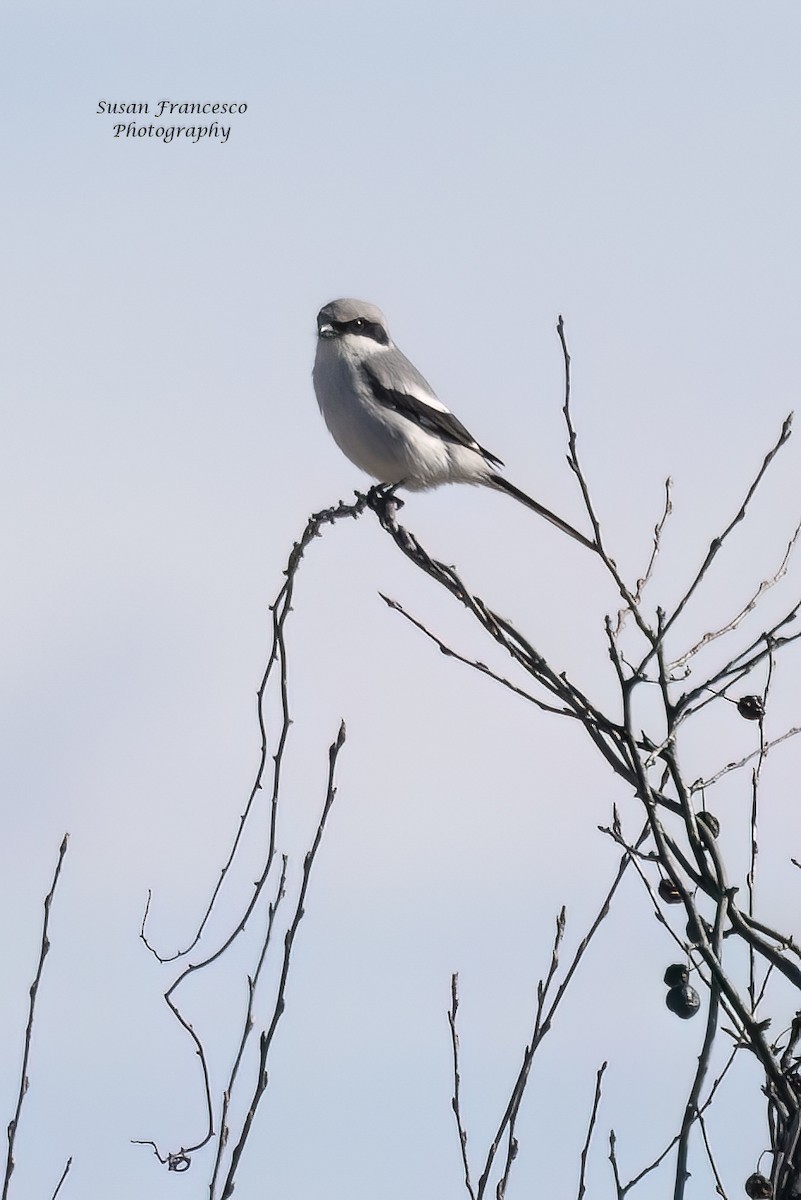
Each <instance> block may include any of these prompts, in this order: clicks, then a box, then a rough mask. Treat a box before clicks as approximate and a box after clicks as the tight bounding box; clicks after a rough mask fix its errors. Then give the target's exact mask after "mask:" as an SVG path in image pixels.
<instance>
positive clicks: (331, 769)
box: [222, 721, 346, 1200]
mask: <svg viewBox="0 0 801 1200" xmlns="http://www.w3.org/2000/svg"><path fill="white" fill-rule="evenodd" d="M345 736H346V734H345V722H344V721H342V722H341V724H340V726H339V732H338V734H337V736H336V739H335V740H334V741H333V742H332V744H331V746H330V747H329V750H328V783H327V787H326V796H325V804H324V805H323V811H322V814H321V816H320V821H319V824H318V826H317V831H316V833H315V835H314V840H313V842H312V845H311V848H310V849H309V850H308V851H307V853H306V857H305V858H304V860H303V878H302V881H301V885H300V892H299V894H298V902H297V905H296V907H295V915H294V916H293V918H292V921H291V924H290V926H289V929H288V930H287V932H286V936H285V938H284V959H283V963H282V965H281V976H280V979H279V982H278V991H277V993H276V998H275V1006H274V1008H273V1014H272V1018H271V1020H270V1024H269V1026H268V1028H267V1029H266V1030H264V1031H263V1032H262V1034H261V1036H260V1038H259V1066H258V1076H257V1081H256V1086H255V1089H254V1092H253V1096H252V1099H251V1102H250V1107H249V1108H248V1111H247V1113H246V1114H245V1118H244V1121H243V1123H242V1129H241V1133H240V1135H239V1139H238V1141H237V1143H236V1145H235V1146H234V1149H233V1151H232V1154H231V1163H230V1166H229V1168H228V1174H227V1176H226V1179H225V1185H224V1187H223V1190H222V1200H229V1197H230V1196H232V1195H233V1191H234V1186H235V1179H236V1172H237V1168H238V1166H239V1160H240V1159H241V1157H242V1152H243V1150H244V1149H245V1145H246V1143H247V1140H248V1137H249V1136H250V1131H251V1129H252V1127H253V1121H254V1118H255V1116H256V1112H257V1110H258V1107H259V1104H260V1102H261V1098H262V1096H263V1095H264V1092H265V1091H266V1089H267V1083H268V1077H267V1059H268V1056H269V1053H270V1047H271V1045H272V1042H273V1038H274V1036H275V1031H276V1029H277V1028H278V1023H279V1021H280V1020H281V1017H282V1016H283V1013H284V1009H285V1007H286V1000H285V995H286V985H287V980H288V978H289V967H290V962H291V958H292V947H293V946H294V944H295V937H296V935H297V932H298V926H299V925H300V922H301V920H302V919H303V915H304V904H305V901H306V893H307V891H308V888H309V880H310V878H311V872H312V867H313V866H314V860H315V858H316V857H317V851H318V850H319V848H320V843H321V842H322V839H323V833H324V832H325V826H326V821H327V820H328V814H329V813H330V811H331V806H332V805H333V803H334V799H335V798H336V794H337V789H336V786H335V782H334V780H335V776H336V765H337V759H338V757H339V752H340V750H341V749H342V747H343V746H344V744H345Z"/></svg>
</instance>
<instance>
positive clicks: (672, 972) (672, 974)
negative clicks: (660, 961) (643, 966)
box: [665, 963, 690, 988]
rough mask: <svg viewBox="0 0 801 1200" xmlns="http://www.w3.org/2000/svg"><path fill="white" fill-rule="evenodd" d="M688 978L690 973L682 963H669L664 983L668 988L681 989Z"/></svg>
mask: <svg viewBox="0 0 801 1200" xmlns="http://www.w3.org/2000/svg"><path fill="white" fill-rule="evenodd" d="M689 978H690V972H689V971H688V969H687V967H686V966H685V965H684V963H671V964H670V966H669V967H668V968H667V970H666V971H665V983H666V984H667V985H668V987H670V988H672V987H681V985H682V984H683V983H686V982H687V980H688V979H689Z"/></svg>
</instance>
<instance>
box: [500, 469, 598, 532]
mask: <svg viewBox="0 0 801 1200" xmlns="http://www.w3.org/2000/svg"><path fill="white" fill-rule="evenodd" d="M487 480H488V482H489V484H490V486H491V487H494V488H497V489H498V491H500V492H506V493H507V494H508V495H509V496H514V498H515V500H519V501H520V503H521V504H525V506H526V508H532V509H533V510H534V512H535V513H539V515H540V516H541V517H545V520H546V521H550V522H551V524H552V525H555V526H556V528H557V529H561V530H562V533H569V534H570V536H571V537H572V538H575V539H576V541H577V542H581V544H582V546H586V547H587V549H588V550H597V549H598V547H597V546H596V545H595V542H591V541H590V540H589V538H586V537H585V536H584V534H583V533H579V531H578V530H577V529H574V528H573V526H572V525H568V523H567V521H563V520H562V518H561V517H557V515H556V513H552V512H551V510H550V509H549V508H545V507H544V505H542V504H538V503H537V501H536V500H532V499H531V496H527V495H526V493H525V492H521V491H520V488H516V487H515V485H514V484H513V483H510V482H509V480H508V479H504V477H503V475H493V474H490V475H488V476H487Z"/></svg>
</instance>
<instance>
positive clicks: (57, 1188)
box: [50, 1156, 72, 1200]
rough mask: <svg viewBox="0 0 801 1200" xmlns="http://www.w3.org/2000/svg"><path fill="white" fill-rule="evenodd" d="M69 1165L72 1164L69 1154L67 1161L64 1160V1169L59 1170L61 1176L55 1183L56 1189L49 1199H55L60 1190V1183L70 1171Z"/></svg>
mask: <svg viewBox="0 0 801 1200" xmlns="http://www.w3.org/2000/svg"><path fill="white" fill-rule="evenodd" d="M71 1166H72V1157H71V1156H70V1157H69V1158H68V1159H67V1162H66V1165H65V1167H64V1170H63V1171H62V1172H61V1178H60V1179H59V1181H58V1183H57V1184H56V1190H55V1191H54V1192H53V1195H52V1196H51V1197H50V1200H56V1196H57V1195H58V1193H59V1192H60V1191H61V1185H62V1183H63V1182H64V1180H65V1179H66V1178H67V1176H68V1175H69V1173H70V1167H71Z"/></svg>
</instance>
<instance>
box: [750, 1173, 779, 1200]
mask: <svg viewBox="0 0 801 1200" xmlns="http://www.w3.org/2000/svg"><path fill="white" fill-rule="evenodd" d="M745 1194H746V1196H750V1197H751V1200H770V1198H771V1196H772V1195H773V1184H772V1183H771V1182H770V1180H769V1179H766V1178H765V1176H764V1175H760V1174H759V1172H758V1171H756V1172H755V1173H754V1174H753V1175H749V1176H748V1178H747V1179H746V1181H745Z"/></svg>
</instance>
